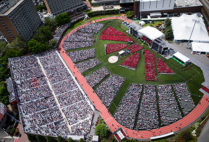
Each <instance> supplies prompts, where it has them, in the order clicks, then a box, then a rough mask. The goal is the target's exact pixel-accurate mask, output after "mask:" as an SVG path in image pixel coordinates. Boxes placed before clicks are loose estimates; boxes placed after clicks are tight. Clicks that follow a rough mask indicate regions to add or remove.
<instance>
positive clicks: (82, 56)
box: [68, 48, 96, 63]
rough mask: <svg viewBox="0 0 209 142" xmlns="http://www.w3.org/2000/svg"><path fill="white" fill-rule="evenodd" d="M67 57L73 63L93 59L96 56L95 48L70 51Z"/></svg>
mask: <svg viewBox="0 0 209 142" xmlns="http://www.w3.org/2000/svg"><path fill="white" fill-rule="evenodd" d="M68 55H69V56H70V58H71V59H72V61H73V62H74V63H76V62H79V61H82V60H86V59H89V58H93V57H95V56H96V53H95V48H91V49H86V50H78V51H72V52H69V53H68Z"/></svg>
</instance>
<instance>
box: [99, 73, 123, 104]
mask: <svg viewBox="0 0 209 142" xmlns="http://www.w3.org/2000/svg"><path fill="white" fill-rule="evenodd" d="M124 80H125V79H124V78H123V77H120V76H118V75H114V74H111V75H110V77H108V78H107V79H106V80H104V81H103V82H102V83H101V84H100V85H99V86H98V87H97V88H96V90H95V92H96V94H97V95H98V97H99V98H100V100H101V101H102V102H103V104H104V105H105V106H106V107H109V106H110V104H111V102H112V100H113V99H114V97H115V95H116V93H117V92H118V91H119V89H120V87H121V85H122V84H123V82H124Z"/></svg>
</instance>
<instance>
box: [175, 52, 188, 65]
mask: <svg viewBox="0 0 209 142" xmlns="http://www.w3.org/2000/svg"><path fill="white" fill-rule="evenodd" d="M173 56H174V57H175V58H177V59H178V60H180V61H181V62H183V63H184V64H187V63H189V62H190V60H189V58H188V57H186V56H185V55H183V54H181V53H180V52H176V53H175V54H173Z"/></svg>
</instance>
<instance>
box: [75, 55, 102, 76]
mask: <svg viewBox="0 0 209 142" xmlns="http://www.w3.org/2000/svg"><path fill="white" fill-rule="evenodd" d="M99 64H100V61H99V60H98V59H97V58H93V59H89V60H85V61H83V62H79V63H78V64H76V67H77V68H78V70H79V71H80V72H81V73H83V72H85V71H87V70H89V69H91V68H93V67H95V66H97V65H99Z"/></svg>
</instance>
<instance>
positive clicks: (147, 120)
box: [136, 85, 159, 130]
mask: <svg viewBox="0 0 209 142" xmlns="http://www.w3.org/2000/svg"><path fill="white" fill-rule="evenodd" d="M158 127H159V121H158V111H157V100H156V90H155V86H153V85H145V86H144V92H143V97H142V101H141V106H140V110H139V114H138V119H137V125H136V130H150V129H155V128H158Z"/></svg>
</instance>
